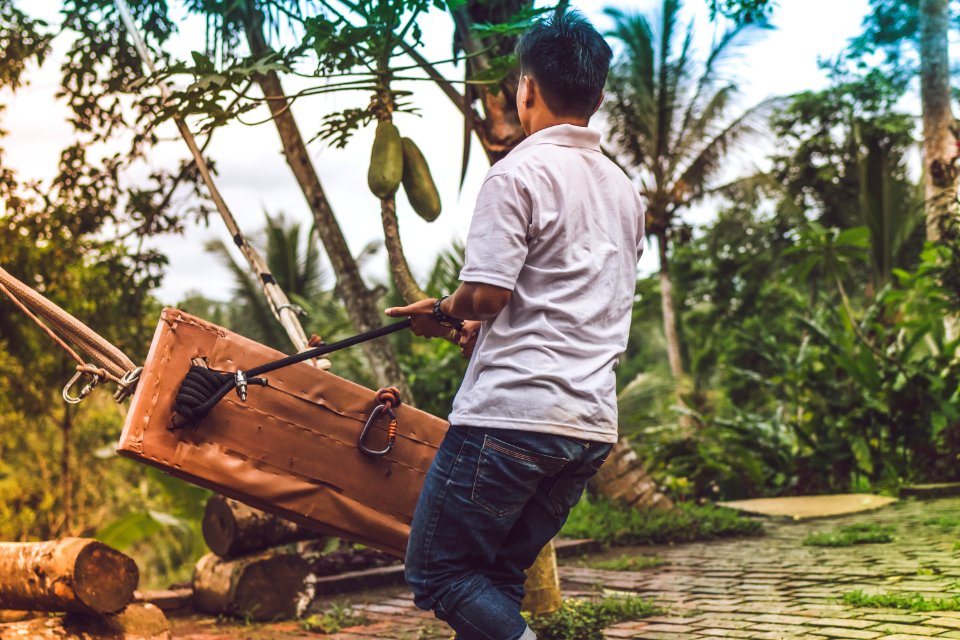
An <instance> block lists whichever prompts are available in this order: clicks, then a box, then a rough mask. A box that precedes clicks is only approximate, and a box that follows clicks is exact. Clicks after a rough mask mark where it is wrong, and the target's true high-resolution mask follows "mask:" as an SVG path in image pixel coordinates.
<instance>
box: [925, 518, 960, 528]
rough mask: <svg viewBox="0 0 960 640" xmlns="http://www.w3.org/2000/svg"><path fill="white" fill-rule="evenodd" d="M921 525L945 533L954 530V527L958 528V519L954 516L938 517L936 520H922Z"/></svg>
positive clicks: (959, 525)
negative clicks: (936, 528) (938, 529)
mask: <svg viewBox="0 0 960 640" xmlns="http://www.w3.org/2000/svg"><path fill="white" fill-rule="evenodd" d="M923 524H925V525H927V526H928V527H938V528H940V529H943V530H944V531H947V530H950V529H955V528H956V527H960V518H957V517H954V516H940V517H937V518H930V519H928V520H924V521H923Z"/></svg>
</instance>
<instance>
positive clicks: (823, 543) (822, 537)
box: [803, 524, 893, 547]
mask: <svg viewBox="0 0 960 640" xmlns="http://www.w3.org/2000/svg"><path fill="white" fill-rule="evenodd" d="M884 542H893V527H891V526H888V525H877V524H850V525H846V526H843V527H839V528H837V529H834V530H833V531H820V532H817V533H811V534H809V535H808V536H807V537H806V538H804V539H803V544H804V545H805V546H808V547H852V546H853V545H856V544H877V543H884Z"/></svg>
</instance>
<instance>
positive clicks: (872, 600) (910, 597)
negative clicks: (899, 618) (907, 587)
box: [843, 589, 960, 612]
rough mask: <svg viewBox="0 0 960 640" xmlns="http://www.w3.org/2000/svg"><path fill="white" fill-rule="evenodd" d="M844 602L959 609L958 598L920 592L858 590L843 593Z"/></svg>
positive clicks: (912, 608)
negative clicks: (927, 595)
mask: <svg viewBox="0 0 960 640" xmlns="http://www.w3.org/2000/svg"><path fill="white" fill-rule="evenodd" d="M843 602H844V604H849V605H851V606H854V607H869V608H875V609H903V610H904V611H915V612H922V611H960V598H928V597H926V596H924V595H923V594H920V593H879V594H875V595H869V594H866V593H864V592H863V591H860V590H859V589H858V590H857V591H848V592H846V593H844V594H843Z"/></svg>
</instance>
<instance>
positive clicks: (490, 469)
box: [471, 435, 569, 517]
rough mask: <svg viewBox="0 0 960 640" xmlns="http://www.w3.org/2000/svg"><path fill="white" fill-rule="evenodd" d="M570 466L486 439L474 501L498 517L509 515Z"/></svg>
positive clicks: (479, 465) (563, 460) (481, 451)
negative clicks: (538, 488)
mask: <svg viewBox="0 0 960 640" xmlns="http://www.w3.org/2000/svg"><path fill="white" fill-rule="evenodd" d="M568 462H569V460H567V459H566V458H558V457H555V456H548V455H544V454H542V453H537V452H535V451H530V450H528V449H524V448H521V447H518V446H516V445H513V444H510V443H508V442H504V441H503V440H499V439H497V438H493V437H491V436H489V435H487V436H484V438H483V448H482V449H481V450H480V458H479V461H478V462H477V474H476V477H475V478H474V481H473V492H472V494H471V500H472V501H473V503H474V504H476V505H478V506H480V507H482V508H483V509H485V510H487V511H489V512H490V513H492V514H493V515H495V516H498V517H502V516H506V515H510V514H511V513H514V512H516V511H517V510H518V509H520V508H521V507H523V506H524V505H525V504H527V502H528V501H529V500H530V498H532V497H533V494H534V493H535V492H536V490H537V485H538V484H539V483H540V481H541V480H542V479H543V478H545V477H547V476H552V475H554V474H556V473H557V472H558V471H560V469H562V468H563V467H564V465H566V464H567V463H568Z"/></svg>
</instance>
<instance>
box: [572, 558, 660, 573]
mask: <svg viewBox="0 0 960 640" xmlns="http://www.w3.org/2000/svg"><path fill="white" fill-rule="evenodd" d="M585 564H586V566H588V567H590V568H591V569H604V570H606V571H643V570H644V569H652V568H654V567H662V566H663V565H665V564H670V563H669V562H667V561H666V560H664V559H663V558H661V557H660V556H646V555H637V556H628V555H623V556H619V557H617V558H610V559H609V560H594V561H592V562H587V563H585Z"/></svg>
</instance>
